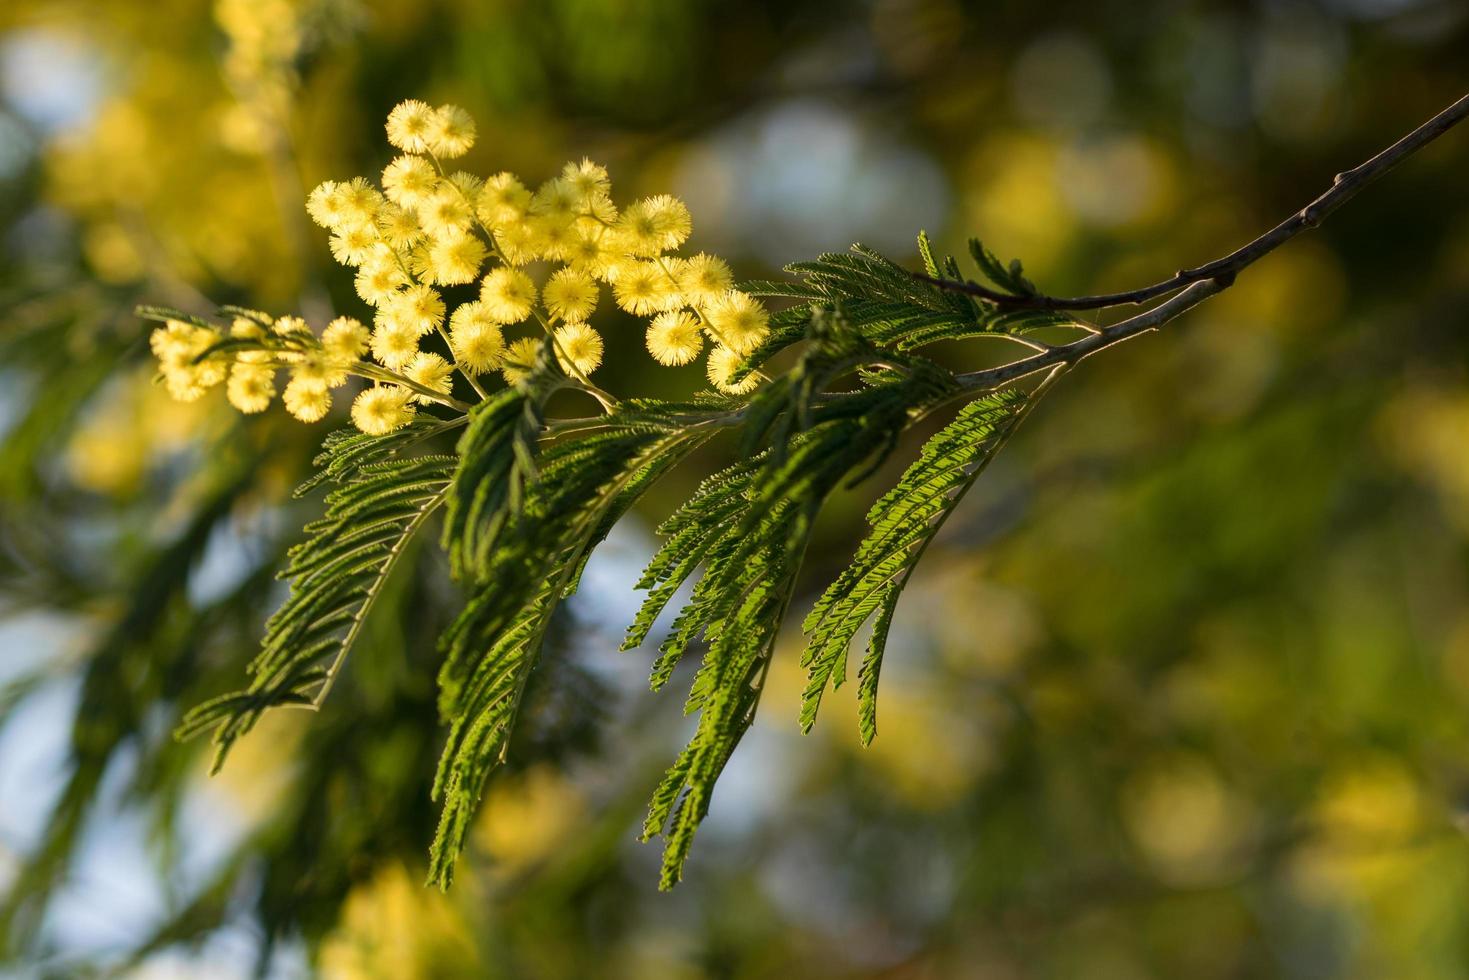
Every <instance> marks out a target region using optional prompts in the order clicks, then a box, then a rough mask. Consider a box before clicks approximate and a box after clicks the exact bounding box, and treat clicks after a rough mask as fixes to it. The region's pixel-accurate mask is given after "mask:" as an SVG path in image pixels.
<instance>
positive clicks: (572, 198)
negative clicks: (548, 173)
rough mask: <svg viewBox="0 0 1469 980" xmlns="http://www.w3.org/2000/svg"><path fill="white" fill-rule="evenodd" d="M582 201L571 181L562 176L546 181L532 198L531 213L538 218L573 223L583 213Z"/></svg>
mask: <svg viewBox="0 0 1469 980" xmlns="http://www.w3.org/2000/svg"><path fill="white" fill-rule="evenodd" d="M581 210H582V202H581V196H580V194H578V192H577V189H576V187H575V186H574V185H573V184H572V182H571V181H568V180H563V179H562V178H560V177H555V178H552V179H551V180H548V181H546V182H545V183H544V184H542V185H541V186H540V187H539V188H537V189H536V193H535V196H534V197H532V198H531V202H530V213H531V214H533V215H535V216H536V217H538V218H544V219H547V220H551V221H562V222H565V223H566V224H568V225H569V224H571V223H572V222H573V221H575V220H576V216H577V215H578V214H580V213H581Z"/></svg>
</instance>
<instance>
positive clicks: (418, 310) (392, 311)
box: [387, 284, 444, 337]
mask: <svg viewBox="0 0 1469 980" xmlns="http://www.w3.org/2000/svg"><path fill="white" fill-rule="evenodd" d="M387 314H388V317H389V319H392V320H395V321H397V322H399V323H402V324H403V325H405V326H407V327H408V328H410V329H412V330H414V331H416V332H417V334H418V336H420V337H421V336H423V335H424V334H426V333H428V332H429V331H430V330H433V329H434V328H435V327H438V326H439V325H440V324H442V323H443V322H444V301H443V299H441V298H440V297H439V293H438V291H437V290H436V289H434V288H433V287H432V286H424V285H421V284H420V285H416V286H409V287H408V288H407V289H404V290H402V291H400V292H398V293H397V294H395V295H394V296H393V298H392V299H391V300H389V301H388V303H387Z"/></svg>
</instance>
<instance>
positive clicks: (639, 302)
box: [612, 262, 679, 316]
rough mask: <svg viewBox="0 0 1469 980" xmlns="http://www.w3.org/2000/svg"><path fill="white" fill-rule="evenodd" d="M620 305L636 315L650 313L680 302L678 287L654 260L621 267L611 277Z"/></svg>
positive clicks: (613, 289)
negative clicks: (614, 276) (613, 276)
mask: <svg viewBox="0 0 1469 980" xmlns="http://www.w3.org/2000/svg"><path fill="white" fill-rule="evenodd" d="M612 293H613V295H614V296H615V297H616V298H617V305H618V306H620V307H622V308H623V309H624V310H627V311H628V312H629V313H632V314H635V315H637V316H647V315H648V314H649V313H658V312H660V311H662V310H667V309H672V308H673V307H675V306H678V305H679V295H678V287H677V285H676V284H675V283H674V282H673V280H672V278H671V277H670V276H669V275H668V273H667V272H665V271H664V270H663V269H662V268H660V267H659V266H658V265H657V263H654V262H638V263H636V264H633V265H629V266H627V267H619V268H618V269H617V276H616V278H615V279H613V281H612Z"/></svg>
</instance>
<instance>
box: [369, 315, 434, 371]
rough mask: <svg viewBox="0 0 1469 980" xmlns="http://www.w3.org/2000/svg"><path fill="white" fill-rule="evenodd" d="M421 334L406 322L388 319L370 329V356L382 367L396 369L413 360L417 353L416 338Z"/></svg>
mask: <svg viewBox="0 0 1469 980" xmlns="http://www.w3.org/2000/svg"><path fill="white" fill-rule="evenodd" d="M420 336H422V335H421V334H420V333H419V332H418V331H417V330H414V329H413V328H412V327H410V326H408V325H407V324H405V323H403V322H401V321H398V320H393V319H389V320H386V321H384V322H380V323H378V325H377V326H376V327H375V328H374V329H373V331H372V356H373V357H375V358H377V360H378V362H379V363H381V364H382V365H383V366H384V367H387V368H391V369H392V370H394V371H396V370H397V369H398V368H400V367H402V366H403V365H405V364H407V363H408V362H409V361H411V360H413V357H414V355H415V354H417V353H418V338H419V337H420Z"/></svg>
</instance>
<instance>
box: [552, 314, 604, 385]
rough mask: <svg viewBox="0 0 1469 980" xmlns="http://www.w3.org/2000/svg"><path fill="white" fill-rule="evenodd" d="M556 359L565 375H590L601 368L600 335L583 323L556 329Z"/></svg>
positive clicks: (570, 324) (569, 324)
mask: <svg viewBox="0 0 1469 980" xmlns="http://www.w3.org/2000/svg"><path fill="white" fill-rule="evenodd" d="M556 359H557V360H558V361H560V362H561V367H562V368H563V369H564V370H565V371H566V373H567V374H583V375H586V374H591V373H592V372H593V371H595V370H597V368H599V367H601V366H602V335H601V334H599V333H597V331H595V330H593V329H592V328H591V327H589V326H587V325H586V324H585V323H568V324H566V326H564V327H560V328H558V329H557V330H556Z"/></svg>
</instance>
